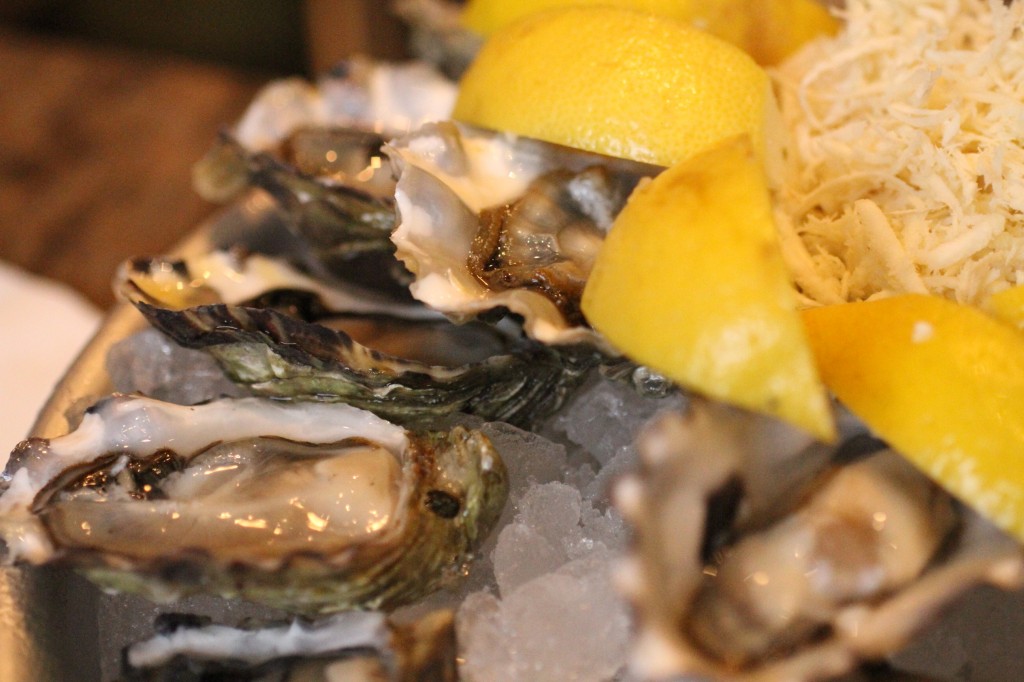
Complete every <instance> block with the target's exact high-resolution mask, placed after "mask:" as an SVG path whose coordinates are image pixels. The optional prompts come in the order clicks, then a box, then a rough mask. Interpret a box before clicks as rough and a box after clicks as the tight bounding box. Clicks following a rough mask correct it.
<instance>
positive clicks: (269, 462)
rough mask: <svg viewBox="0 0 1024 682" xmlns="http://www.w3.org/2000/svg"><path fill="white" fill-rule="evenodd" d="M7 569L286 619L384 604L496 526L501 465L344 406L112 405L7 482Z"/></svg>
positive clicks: (24, 456) (433, 577) (16, 469)
mask: <svg viewBox="0 0 1024 682" xmlns="http://www.w3.org/2000/svg"><path fill="white" fill-rule="evenodd" d="M3 488H4V492H3V494H2V495H0V536H2V538H3V540H4V542H5V543H6V545H7V551H8V553H9V555H10V557H11V558H12V559H15V560H20V561H27V562H30V563H33V564H40V563H47V562H57V563H61V564H67V565H71V566H73V567H75V568H77V569H80V570H82V571H83V572H84V573H85V574H86V575H87V576H88V577H90V579H92V580H93V581H94V582H97V583H98V584H100V585H102V586H105V587H108V588H111V589H114V590H118V591H129V592H139V593H141V594H143V595H145V596H147V597H149V598H151V599H154V600H156V601H169V600H172V599H175V598H177V597H179V596H181V595H185V594H190V593H212V594H218V595H221V596H225V597H242V598H245V599H249V600H251V601H255V602H260V603H265V604H268V605H271V606H275V607H279V608H283V609H286V610H289V611H293V612H301V613H319V612H332V611H339V610H344V609H349V608H391V607H395V606H397V605H399V604H404V603H408V602H410V601H412V600H415V599H417V598H419V597H421V596H423V595H424V594H426V593H428V592H430V591H432V590H433V589H435V588H436V587H438V586H439V585H441V584H443V583H444V582H445V581H446V580H448V579H451V578H453V577H454V576H455V575H456V574H457V573H458V572H459V570H460V567H462V566H463V564H464V563H465V562H466V561H468V559H469V557H470V556H471V554H472V551H473V548H474V547H475V546H476V545H477V543H478V542H479V541H481V540H482V538H483V537H484V536H486V534H487V533H488V531H489V529H490V527H491V525H492V524H493V523H494V522H495V520H496V519H497V518H498V515H499V514H500V513H501V509H502V507H503V505H504V502H505V497H506V494H507V481H506V473H505V469H504V465H503V463H502V460H501V458H500V456H499V455H498V453H497V452H496V451H495V450H494V448H493V447H492V446H491V444H490V442H489V441H488V440H487V438H486V437H484V436H483V435H482V434H480V433H479V432H475V431H468V430H466V429H463V428H461V427H456V428H454V429H452V430H451V431H448V432H433V433H428V432H424V433H412V432H409V431H406V430H405V429H403V428H401V427H399V426H396V425H394V424H391V423H389V422H386V421H384V420H382V419H380V418H378V417H376V416H374V415H373V414H371V413H369V412H366V411H364V410H360V409H357V408H354V407H351V406H348V405H342V404H321V403H295V404H289V403H281V402H276V401H270V400H265V399H259V398H240V399H223V400H218V401H214V402H210V403H207V404H205V405H199V406H191V407H185V406H178V405H171V404H168V403H162V402H159V401H156V400H151V399H147V398H140V397H131V396H113V397H110V398H108V399H106V400H104V401H102V402H100V403H98V404H96V405H95V406H94V407H93V408H91V409H90V410H89V411H88V412H87V413H86V415H85V416H84V418H83V420H82V423H81V424H80V425H79V426H78V428H77V429H75V430H74V431H73V432H71V433H69V434H68V435H66V436H62V437H59V438H54V439H39V438H35V439H29V440H26V441H24V442H22V443H21V444H20V445H19V446H18V447H17V448H16V449H15V451H14V452H13V453H12V455H11V459H10V462H9V463H8V467H7V469H6V471H5V472H4V474H3Z"/></svg>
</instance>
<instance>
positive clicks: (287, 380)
mask: <svg viewBox="0 0 1024 682" xmlns="http://www.w3.org/2000/svg"><path fill="white" fill-rule="evenodd" d="M213 260H215V261H216V262H212V261H213ZM211 266H213V267H211ZM277 266H279V267H276V266H275V261H273V260H270V259H267V258H264V257H253V256H249V257H244V258H241V259H235V258H233V257H232V256H231V255H230V254H224V253H221V254H219V255H218V254H213V255H211V256H208V257H207V258H205V259H200V260H198V261H194V262H186V261H169V260H163V259H150V260H146V261H141V260H140V261H135V262H133V263H129V264H126V265H125V267H124V268H122V272H121V286H120V290H121V292H122V294H123V295H124V297H125V298H127V299H128V300H129V301H131V302H132V303H133V304H134V305H135V306H136V307H137V308H138V309H139V310H140V311H141V312H142V313H143V314H144V315H145V316H146V318H147V319H148V320H149V321H150V323H151V324H152V325H153V326H154V327H155V328H157V329H159V330H160V331H162V332H164V333H165V334H167V335H168V336H170V337H171V338H172V339H174V340H175V341H176V342H178V343H179V344H181V345H183V346H186V347H189V348H199V349H203V350H205V351H207V352H208V353H210V354H211V355H212V356H213V357H214V358H216V359H217V361H218V362H219V363H220V364H221V366H222V367H223V368H224V369H225V371H226V372H227V374H228V375H229V376H230V377H231V378H232V379H233V380H234V381H236V382H238V383H240V384H243V385H245V386H246V387H248V388H249V389H250V390H251V391H253V392H254V393H256V394H260V395H266V396H271V397H277V398H289V399H305V400H317V401H332V402H333V401H343V402H346V403H349V404H352V405H355V406H357V407H362V408H364V409H368V410H371V411H373V412H375V413H378V414H380V415H382V416H385V417H387V418H388V419H392V420H395V421H399V422H402V423H406V424H418V423H419V424H426V423H429V422H431V421H433V420H435V419H437V417H439V416H443V415H445V414H451V413H453V412H464V413H469V414H475V415H479V416H481V417H484V418H485V419H489V420H496V419H500V420H502V421H507V422H510V423H514V424H519V425H530V424H532V423H534V422H536V421H537V420H538V419H540V418H542V417H543V416H546V415H547V414H549V413H550V412H552V411H553V410H555V409H556V408H557V407H558V406H559V405H560V404H561V403H562V401H563V400H564V399H565V397H566V396H567V395H568V394H569V393H570V392H571V391H572V390H573V389H574V388H575V387H576V386H577V385H578V384H579V383H580V381H581V379H582V377H583V376H584V374H585V372H586V371H587V370H588V369H589V368H591V367H593V366H594V365H596V364H597V361H598V359H599V356H598V355H597V354H596V353H594V352H593V351H592V350H591V349H589V348H579V349H573V348H569V349H555V348H550V347H547V346H544V345H541V344H538V343H533V342H530V341H528V340H525V339H522V338H521V337H520V334H519V330H518V328H514V329H511V330H505V329H504V328H503V327H501V326H491V325H486V324H483V323H475V324H464V325H455V324H452V323H451V322H450V321H448V320H447V319H445V318H444V317H443V316H440V315H437V314H435V313H433V312H431V311H429V310H428V309H425V308H422V307H419V306H414V305H404V304H400V305H395V304H390V303H384V304H381V303H378V304H376V307H375V304H374V303H373V301H372V299H365V298H363V299H360V298H355V299H352V298H351V297H349V296H347V295H346V294H345V292H344V290H342V289H336V288H326V287H324V286H323V285H318V284H314V285H311V286H307V285H310V284H311V283H310V282H309V281H308V279H306V278H304V277H302V276H300V275H299V274H298V273H295V272H294V271H292V270H290V269H289V268H287V266H284V265H281V264H277ZM215 272H216V273H219V274H218V275H213V274H209V273H215ZM215 277H216V279H215ZM221 282H225V283H228V284H221ZM264 285H265V286H266V288H264ZM222 296H223V297H225V298H226V299H227V301H229V302H222V301H223V299H221V298H220V297H222Z"/></svg>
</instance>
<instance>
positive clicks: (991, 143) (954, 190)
mask: <svg viewBox="0 0 1024 682" xmlns="http://www.w3.org/2000/svg"><path fill="white" fill-rule="evenodd" d="M841 14H842V18H843V20H844V22H845V25H844V28H843V29H842V31H840V33H839V34H838V35H837V36H836V37H834V38H831V39H824V40H820V41H817V42H815V43H812V44H811V45H809V46H808V47H807V48H806V49H804V50H802V51H801V52H799V53H798V54H797V55H795V56H794V57H792V58H791V59H790V60H788V61H787V62H785V63H784V64H782V65H780V66H779V67H778V68H777V69H776V70H775V71H774V72H773V74H772V75H773V77H774V79H775V83H776V87H777V89H778V93H779V101H780V106H781V108H782V114H783V118H784V121H785V127H786V130H787V131H788V135H789V136H790V137H789V139H788V140H787V158H786V165H785V171H784V181H783V184H782V187H781V189H780V190H779V195H778V215H777V217H778V224H779V229H780V231H781V233H782V235H781V236H782V245H783V252H784V254H785V256H786V260H787V262H788V263H789V266H790V268H791V270H792V272H793V276H794V279H795V280H796V283H797V285H798V287H799V288H800V291H801V294H802V295H803V297H804V299H805V302H806V303H807V304H809V305H813V304H820V303H836V302H840V301H847V300H860V299H868V298H873V297H878V296H887V295H892V294H896V293H903V292H922V291H929V292H932V293H934V294H938V295H941V296H946V297H948V298H952V299H955V300H957V301H961V302H969V303H978V302H980V301H981V300H983V299H984V298H986V297H987V296H988V295H990V294H992V293H994V292H996V291H999V290H1002V289H1005V288H1007V287H1009V286H1013V285H1017V284H1021V283H1024V146H1022V145H1024V33H1022V30H1024V2H1022V1H1021V0H1016V1H1014V2H1011V3H1009V4H1008V5H1004V3H1003V2H1002V0H991V1H989V0H847V2H846V9H845V10H843V11H842V13H841Z"/></svg>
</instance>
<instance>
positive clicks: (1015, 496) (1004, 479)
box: [803, 295, 1024, 539]
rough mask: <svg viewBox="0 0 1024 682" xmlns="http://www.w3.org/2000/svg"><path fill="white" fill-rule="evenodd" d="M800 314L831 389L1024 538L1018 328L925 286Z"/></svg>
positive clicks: (1023, 355) (1023, 397)
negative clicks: (917, 291) (920, 291)
mask: <svg viewBox="0 0 1024 682" xmlns="http://www.w3.org/2000/svg"><path fill="white" fill-rule="evenodd" d="M803 318H804V322H805V324H806V327H807V331H808V336H809V339H810V342H811V346H812V347H813V349H814V354H815V357H816V358H817V362H818V368H819V371H820V373H821V376H822V378H823V380H824V381H825V384H826V385H827V386H828V387H829V388H830V389H831V390H832V391H833V392H834V393H835V395H836V396H837V397H838V398H839V399H840V400H841V401H842V402H843V403H844V404H846V406H847V407H848V408H849V409H850V410H851V411H852V412H853V413H854V414H856V415H857V416H858V417H860V418H861V419H862V420H863V421H864V422H865V423H866V424H867V425H868V426H869V427H870V428H871V429H872V430H873V431H875V432H876V433H877V434H878V435H879V436H880V437H882V438H883V439H885V440H886V441H888V442H889V444H890V445H892V447H893V448H894V449H895V450H897V451H899V452H900V453H901V454H903V455H904V456H905V457H907V458H908V459H910V460H911V461H912V462H914V463H915V464H916V465H917V466H918V467H919V468H920V469H921V470H922V471H924V472H925V473H927V474H928V475H930V476H931V477H932V478H934V479H935V480H936V481H937V482H939V483H940V484H941V485H942V486H944V487H945V488H946V489H947V490H949V491H950V492H952V493H953V494H954V495H956V496H957V497H959V498H960V499H962V500H963V501H965V502H966V503H968V504H970V505H971V506H973V507H974V508H975V509H976V510H978V512H980V513H981V514H982V515H984V516H986V517H987V518H988V519H990V520H991V521H993V522H994V523H996V524H997V525H999V526H1000V527H1002V528H1003V529H1005V530H1007V531H1010V532H1012V533H1013V534H1015V535H1016V536H1017V537H1018V538H1021V539H1024V334H1021V333H1020V332H1019V331H1017V330H1015V329H1013V328H1012V327H1011V326H1009V325H1007V324H1004V323H1002V322H999V321H998V320H996V319H993V318H991V317H989V316H988V315H985V314H984V313H982V312H981V311H979V310H976V309H974V308H971V307H968V306H963V305H958V304H956V303H954V302H952V301H949V300H947V299H943V298H939V297H932V296H925V295H906V296H898V297H893V298H888V299H881V300H877V301H870V302H862V303H848V304H841V305H835V306H827V307H824V308H816V309H811V310H807V311H804V313H803Z"/></svg>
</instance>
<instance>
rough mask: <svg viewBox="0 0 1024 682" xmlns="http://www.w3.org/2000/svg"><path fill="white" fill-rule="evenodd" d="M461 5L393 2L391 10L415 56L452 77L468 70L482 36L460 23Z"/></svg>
mask: <svg viewBox="0 0 1024 682" xmlns="http://www.w3.org/2000/svg"><path fill="white" fill-rule="evenodd" d="M462 10H463V3H461V2H452V1H451V0H395V2H393V3H392V11H393V12H394V13H395V14H396V15H397V16H398V17H399V18H400V19H402V20H403V21H404V22H405V23H406V24H407V25H408V26H409V34H410V35H409V48H410V50H411V51H412V53H413V54H414V55H416V57H418V58H419V59H423V60H425V61H427V62H430V63H431V64H437V66H438V67H439V68H440V69H441V70H442V71H444V73H446V74H448V75H449V76H451V77H452V78H458V77H459V76H461V75H462V73H463V72H464V71H465V70H466V69H467V68H468V67H469V64H470V62H471V61H473V58H474V57H475V56H476V53H477V52H478V51H479V50H480V47H481V46H482V45H483V43H484V38H483V36H480V35H478V34H477V33H475V32H474V31H470V30H469V29H467V28H466V27H465V26H464V25H463V23H462Z"/></svg>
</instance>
